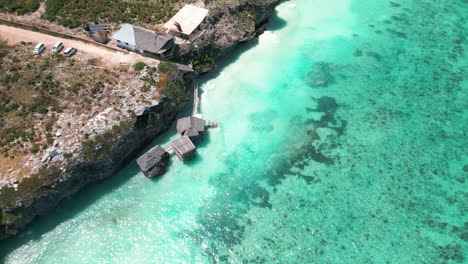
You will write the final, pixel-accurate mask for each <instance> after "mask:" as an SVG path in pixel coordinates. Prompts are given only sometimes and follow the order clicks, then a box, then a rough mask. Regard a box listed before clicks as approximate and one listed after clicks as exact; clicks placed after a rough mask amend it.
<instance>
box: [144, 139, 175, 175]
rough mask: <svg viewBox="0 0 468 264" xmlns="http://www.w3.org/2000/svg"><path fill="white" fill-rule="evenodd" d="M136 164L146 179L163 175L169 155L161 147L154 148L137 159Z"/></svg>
mask: <svg viewBox="0 0 468 264" xmlns="http://www.w3.org/2000/svg"><path fill="white" fill-rule="evenodd" d="M137 164H138V166H139V167H140V169H141V171H142V172H143V174H144V175H145V176H146V177H148V178H153V177H156V176H160V175H163V174H164V173H165V172H166V167H167V165H168V164H169V153H167V152H166V150H165V149H164V148H162V147H161V146H156V147H154V148H152V149H150V150H149V151H148V152H146V153H145V154H143V156H141V157H139V158H138V159H137Z"/></svg>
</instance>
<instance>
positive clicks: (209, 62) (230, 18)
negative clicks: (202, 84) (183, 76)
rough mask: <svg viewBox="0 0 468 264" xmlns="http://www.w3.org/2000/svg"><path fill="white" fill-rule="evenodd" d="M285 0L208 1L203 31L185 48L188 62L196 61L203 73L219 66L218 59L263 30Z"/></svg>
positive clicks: (197, 66) (182, 54)
mask: <svg viewBox="0 0 468 264" xmlns="http://www.w3.org/2000/svg"><path fill="white" fill-rule="evenodd" d="M280 2H281V0H240V1H232V0H205V5H206V6H205V8H207V9H209V10H210V13H209V16H208V19H207V22H206V23H205V24H203V25H202V26H201V32H202V34H201V35H200V36H198V37H197V38H196V39H195V40H194V41H193V42H192V43H191V44H190V45H186V46H185V47H182V52H181V57H182V60H183V61H184V62H187V63H191V64H193V66H194V68H195V70H197V72H199V73H205V72H208V71H210V70H212V69H213V68H215V67H216V59H217V58H219V57H221V56H223V55H226V54H227V53H229V52H230V51H232V49H233V48H235V47H236V46H237V45H238V44H239V43H241V42H245V41H249V40H251V39H253V38H255V37H256V36H258V35H259V34H261V33H263V31H264V28H263V25H265V23H266V22H267V21H268V18H269V17H271V16H272V15H273V14H274V12H275V7H276V6H277V5H278V4H279V3H280Z"/></svg>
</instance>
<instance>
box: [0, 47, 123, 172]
mask: <svg viewBox="0 0 468 264" xmlns="http://www.w3.org/2000/svg"><path fill="white" fill-rule="evenodd" d="M32 48H33V44H31V43H29V44H26V43H22V44H19V45H16V46H14V47H8V46H6V45H5V43H0V155H2V156H3V157H10V158H12V159H13V158H14V157H16V156H20V155H27V154H28V153H32V154H36V153H39V152H40V151H41V150H42V149H45V148H47V147H48V146H50V145H51V144H53V142H54V137H53V133H52V131H53V130H54V128H55V126H56V125H55V122H56V121H57V119H58V118H57V116H58V115H60V113H62V112H63V111H64V109H66V108H70V107H73V106H74V105H76V104H70V102H77V103H78V104H79V106H78V107H79V111H81V112H82V111H83V110H84V109H90V108H91V106H93V105H96V103H98V102H99V98H100V96H101V93H102V92H103V88H104V87H105V83H108V84H112V83H113V81H114V80H116V78H117V77H118V76H114V75H113V74H112V73H109V72H103V71H91V72H90V71H87V70H86V68H85V67H81V65H77V64H78V63H77V62H73V61H72V60H65V59H64V58H63V56H61V55H54V56H49V55H48V54H44V55H42V56H34V55H32V53H31V50H32ZM72 64H74V65H72ZM57 66H66V67H67V68H68V67H70V66H75V67H76V69H73V70H68V69H63V68H57ZM96 80H101V81H97V82H96ZM3 157H0V158H3ZM1 174H2V172H1V171H0V175H1Z"/></svg>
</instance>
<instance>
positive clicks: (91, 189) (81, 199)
mask: <svg viewBox="0 0 468 264" xmlns="http://www.w3.org/2000/svg"><path fill="white" fill-rule="evenodd" d="M174 131H175V124H173V125H172V126H171V128H170V129H169V130H168V131H167V132H166V133H164V134H162V135H161V136H159V137H158V138H157V139H156V140H154V141H153V142H152V144H150V145H149V146H147V147H146V148H145V149H144V150H142V151H141V152H140V153H139V154H138V155H137V157H139V156H140V155H141V154H143V153H144V152H146V151H148V150H149V149H150V148H151V147H153V146H154V145H156V144H163V143H164V142H167V141H169V139H170V138H171V137H172V136H173V135H174ZM169 169H170V168H169ZM139 173H140V169H139V168H138V165H137V164H136V161H135V159H132V160H131V161H130V163H129V164H128V165H126V166H124V167H123V168H122V169H121V170H120V171H119V172H117V173H116V174H114V175H113V176H112V177H110V178H108V179H105V180H103V181H100V182H97V183H93V184H90V185H88V186H86V187H84V188H83V189H82V190H80V191H79V192H78V193H77V194H76V195H74V196H72V197H71V198H70V199H66V200H63V201H61V202H60V203H59V205H58V206H57V207H56V208H55V209H53V210H51V211H49V212H48V213H47V215H45V216H40V217H38V218H37V219H35V220H34V221H33V222H32V223H31V224H30V225H28V226H27V227H26V229H25V230H23V231H22V232H20V233H18V234H17V235H16V236H14V237H12V238H9V239H7V240H4V241H1V242H0V263H4V262H6V257H7V256H8V255H9V254H10V253H11V252H12V251H14V250H15V249H17V248H19V247H21V246H22V245H25V244H27V243H28V242H30V241H39V240H41V238H42V236H43V235H45V234H47V233H48V232H50V231H51V230H53V229H54V228H56V227H57V226H58V225H59V224H61V223H63V222H66V221H68V220H70V219H72V218H73V217H75V216H76V215H78V214H79V213H81V212H83V211H84V210H86V209H87V208H88V207H89V206H91V205H92V204H94V203H95V202H96V201H97V200H98V199H100V198H101V197H102V196H103V195H106V194H109V193H111V192H113V191H115V190H117V189H118V188H119V187H121V186H122V185H123V184H125V183H126V182H128V181H129V180H130V179H131V177H132V176H135V175H137V174H139ZM138 177H144V176H142V175H139V176H138ZM158 181H159V178H156V179H154V180H152V181H149V182H152V183H153V184H156V183H157V182H158Z"/></svg>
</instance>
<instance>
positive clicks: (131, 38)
mask: <svg viewBox="0 0 468 264" xmlns="http://www.w3.org/2000/svg"><path fill="white" fill-rule="evenodd" d="M133 29H134V27H133V25H130V24H123V25H122V27H121V28H120V29H119V30H118V31H117V32H115V33H114V35H112V38H113V39H117V40H120V41H121V42H125V43H128V44H130V45H133V46H136V42H135V32H134V31H133Z"/></svg>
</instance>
